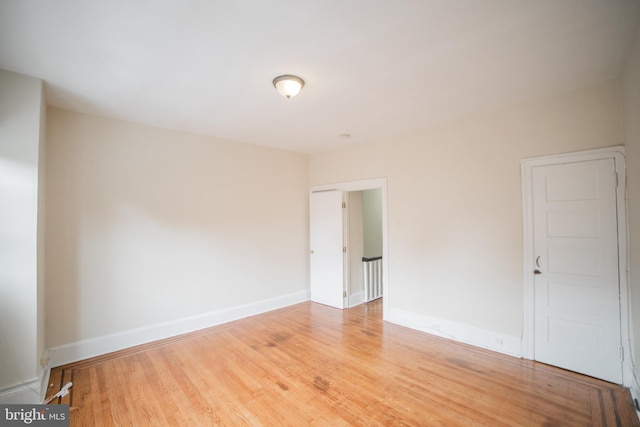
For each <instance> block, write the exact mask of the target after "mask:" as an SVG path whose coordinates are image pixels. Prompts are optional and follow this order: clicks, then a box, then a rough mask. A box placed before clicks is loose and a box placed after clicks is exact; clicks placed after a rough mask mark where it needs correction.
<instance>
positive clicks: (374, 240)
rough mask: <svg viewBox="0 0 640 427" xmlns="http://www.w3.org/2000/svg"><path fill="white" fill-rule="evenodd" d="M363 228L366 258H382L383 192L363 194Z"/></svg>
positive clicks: (377, 190) (371, 191)
mask: <svg viewBox="0 0 640 427" xmlns="http://www.w3.org/2000/svg"><path fill="white" fill-rule="evenodd" d="M362 211H363V218H362V226H363V229H364V231H363V232H364V237H363V238H364V256H365V257H366V258H375V257H379V256H382V190H381V189H379V188H377V189H375V190H365V191H363V192H362Z"/></svg>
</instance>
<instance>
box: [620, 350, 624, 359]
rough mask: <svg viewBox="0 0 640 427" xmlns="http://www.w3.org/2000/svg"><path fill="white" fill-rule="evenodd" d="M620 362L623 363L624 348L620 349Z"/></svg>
mask: <svg viewBox="0 0 640 427" xmlns="http://www.w3.org/2000/svg"><path fill="white" fill-rule="evenodd" d="M620 360H621V361H623V362H624V347H620Z"/></svg>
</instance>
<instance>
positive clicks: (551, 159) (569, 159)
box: [520, 146, 633, 387]
mask: <svg viewBox="0 0 640 427" xmlns="http://www.w3.org/2000/svg"><path fill="white" fill-rule="evenodd" d="M605 159H613V160H614V163H615V170H616V173H617V175H618V186H617V188H616V204H617V221H618V280H619V289H620V334H621V340H622V342H621V345H622V349H623V360H622V381H623V385H624V386H626V387H630V386H631V385H632V383H633V364H632V359H631V348H632V346H631V335H630V331H629V284H628V277H627V205H626V197H625V196H626V162H625V151H624V147H623V146H615V147H607V148H600V149H595V150H586V151H578V152H574V153H566V154H557V155H551V156H544V157H535V158H527V159H523V160H521V161H520V164H521V178H522V219H523V243H524V248H523V262H522V267H523V271H522V274H523V283H524V304H523V325H522V357H524V358H526V359H530V360H534V357H535V352H534V350H535V343H534V316H535V306H534V275H533V270H534V269H535V255H534V230H533V168H534V167H537V166H550V165H560V164H565V163H577V162H585V161H590V160H605Z"/></svg>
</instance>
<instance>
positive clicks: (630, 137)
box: [621, 31, 640, 375]
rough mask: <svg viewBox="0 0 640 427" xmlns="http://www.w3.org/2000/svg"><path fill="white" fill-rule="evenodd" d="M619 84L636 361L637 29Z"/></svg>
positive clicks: (639, 349)
mask: <svg viewBox="0 0 640 427" xmlns="http://www.w3.org/2000/svg"><path fill="white" fill-rule="evenodd" d="M621 87H622V106H623V111H624V132H625V145H626V154H627V180H628V181H627V194H628V209H629V234H630V239H629V266H630V269H629V270H630V277H629V283H630V289H631V311H632V320H633V329H634V333H633V339H634V344H635V357H636V363H637V361H638V357H639V356H640V31H638V33H637V35H636V39H635V42H634V44H633V48H632V50H631V52H630V55H629V58H628V60H627V64H626V66H625V68H624V71H623V77H622V85H621ZM636 375H637V373H636Z"/></svg>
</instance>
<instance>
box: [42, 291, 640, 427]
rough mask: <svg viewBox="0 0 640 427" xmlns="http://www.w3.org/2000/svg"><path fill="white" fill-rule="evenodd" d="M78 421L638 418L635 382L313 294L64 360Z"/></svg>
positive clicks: (572, 422)
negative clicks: (340, 305) (467, 340)
mask: <svg viewBox="0 0 640 427" xmlns="http://www.w3.org/2000/svg"><path fill="white" fill-rule="evenodd" d="M67 381H73V384H74V385H73V388H72V393H71V394H70V395H69V396H67V397H65V398H64V399H63V401H62V402H58V403H69V404H70V405H71V408H72V409H71V426H111V425H116V426H125V425H128V426H151V425H153V426H165V425H167V426H214V425H229V426H236V425H247V426H289V425H290V426H307V425H312V426H351V425H355V426H381V425H394V426H403V425H406V426H420V425H425V426H426V425H428V426H580V427H584V426H605V425H606V426H639V425H640V423H638V420H637V418H636V415H635V412H634V409H633V406H632V403H631V396H630V394H629V392H628V390H626V389H624V388H622V387H619V386H616V385H613V384H610V383H606V382H604V381H600V380H596V379H593V378H589V377H585V376H582V375H578V374H574V373H570V372H567V371H564V370H561V369H557V368H554V367H551V366H547V365H543V364H539V363H535V362H531V361H527V360H520V359H516V358H513V357H509V356H503V355H500V354H497V353H493V352H490V351H485V350H482V349H478V348H475V347H471V346H467V345H463V344H459V343H456V342H452V341H449V340H445V339H441V338H438V337H433V336H430V335H428V334H423V333H420V332H417V331H413V330H410V329H407V328H403V327H400V326H397V325H393V324H390V323H385V322H382V304H381V303H380V302H377V303H373V304H369V305H362V306H359V307H356V308H354V309H350V310H344V311H341V310H337V309H333V308H330V307H326V306H323V305H319V304H314V303H303V304H298V305H295V306H292V307H288V308H284V309H281V310H277V311H273V312H269V313H266V314H262V315H258V316H254V317H251V318H248V319H243V320H240V321H237V322H233V323H229V324H225V325H222V326H219V327H214V328H211V329H207V330H203V331H199V332H196V333H193V334H188V335H184V336H180V337H176V338H172V339H168V340H164V341H159V342H155V343H151V344H147V345H144V346H140V347H135V348H131V349H127V350H124V351H120V352H117V353H113V354H110V355H106V356H102V357H99V358H95V359H90V360H86V361H82V362H78V363H74V364H72V365H67V366H63V367H60V368H56V369H54V370H53V371H52V375H51V383H52V384H54V385H53V387H51V390H52V393H54V392H55V391H57V390H58V389H59V388H60V386H61V385H63V384H65V383H66V382H67Z"/></svg>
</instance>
